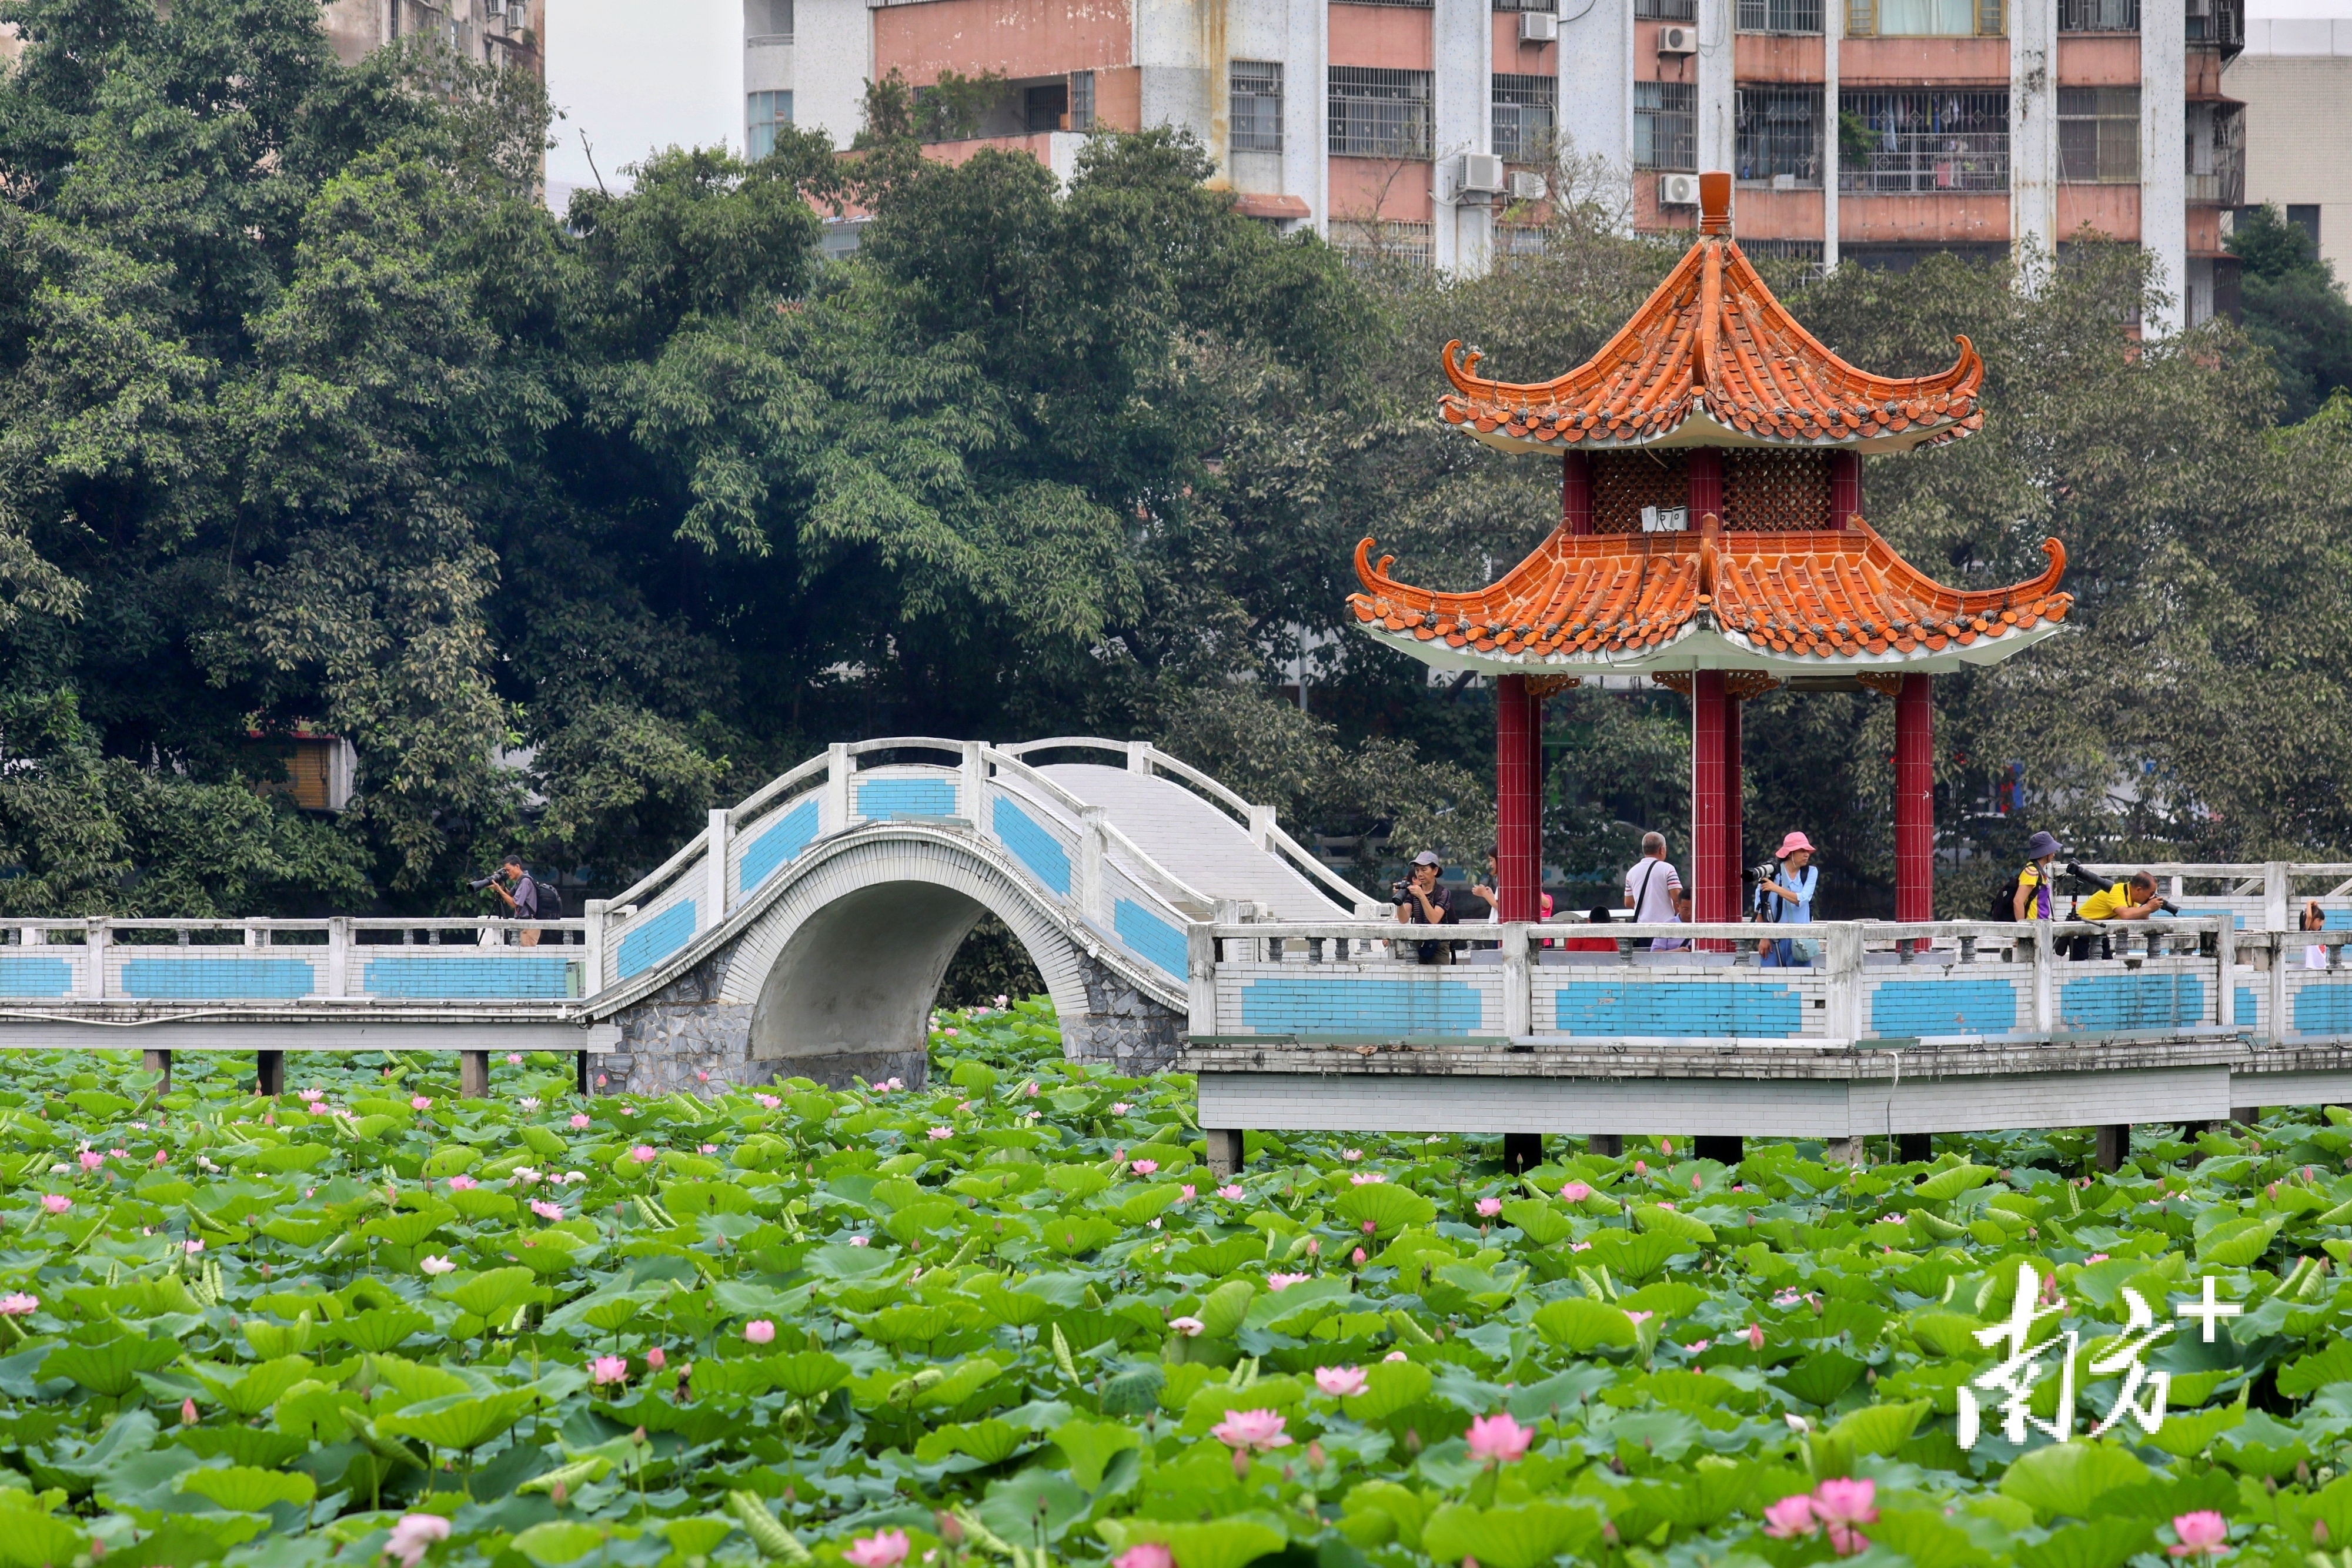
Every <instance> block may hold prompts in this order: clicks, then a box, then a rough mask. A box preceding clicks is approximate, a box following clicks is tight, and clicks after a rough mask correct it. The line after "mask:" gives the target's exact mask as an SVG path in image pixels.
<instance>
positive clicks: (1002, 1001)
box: [996, 997, 1011, 1008]
mask: <svg viewBox="0 0 2352 1568" xmlns="http://www.w3.org/2000/svg"><path fill="white" fill-rule="evenodd" d="M1010 1001H1011V998H1006V997H999V998H996V1005H997V1006H998V1007H1000V1008H1001V1007H1005V1006H1008V1005H1009V1004H1010Z"/></svg>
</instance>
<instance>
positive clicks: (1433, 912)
mask: <svg viewBox="0 0 2352 1568" xmlns="http://www.w3.org/2000/svg"><path fill="white" fill-rule="evenodd" d="M1444 869H1445V862H1444V861H1442V860H1440V859H1438V858H1437V855H1436V853H1435V852H1433V851H1431V850H1423V851H1422V852H1421V853H1419V854H1417V855H1415V856H1413V857H1412V871H1410V872H1409V873H1406V875H1405V879H1404V880H1403V881H1402V882H1396V883H1390V884H1389V898H1390V902H1391V903H1393V904H1395V905H1396V917H1397V924H1398V925H1461V924H1462V915H1461V912H1460V911H1459V910H1457V909H1455V908H1454V890H1453V889H1452V888H1450V887H1447V886H1446V885H1445V884H1444V883H1441V882H1440V881H1438V880H1437V878H1438V873H1441V872H1443V871H1444ZM1413 946H1415V947H1417V948H1418V949H1419V952H1420V959H1419V961H1420V962H1422V963H1423V964H1451V963H1452V962H1454V946H1455V945H1454V943H1451V942H1418V943H1415V944H1413Z"/></svg>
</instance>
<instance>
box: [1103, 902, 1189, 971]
mask: <svg viewBox="0 0 2352 1568" xmlns="http://www.w3.org/2000/svg"><path fill="white" fill-rule="evenodd" d="M1110 925H1111V929H1112V930H1114V931H1116V932H1118V939H1119V940H1120V941H1122V942H1124V943H1126V944H1127V950H1128V951H1129V952H1130V953H1133V954H1135V955H1136V956H1138V957H1140V958H1148V959H1150V961H1151V962H1153V963H1155V964H1157V965H1159V966H1160V967H1161V968H1163V969H1165V970H1167V971H1168V972H1169V973H1170V974H1171V975H1173V976H1175V977H1177V978H1178V979H1180V980H1181V979H1182V978H1183V977H1184V934H1183V933H1182V932H1181V931H1179V930H1177V929H1176V927H1174V926H1173V925H1169V924H1168V922H1166V921H1165V920H1162V919H1160V917H1159V916H1158V915H1154V914H1152V913H1151V912H1150V910H1148V909H1146V908H1144V907H1143V905H1141V904H1138V903H1136V902H1135V901H1134V900H1133V899H1131V898H1122V899H1120V900H1119V901H1118V904H1114V905H1113V906H1112V908H1111V920H1110Z"/></svg>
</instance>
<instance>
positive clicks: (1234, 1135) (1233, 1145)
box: [1207, 1127, 1248, 1176]
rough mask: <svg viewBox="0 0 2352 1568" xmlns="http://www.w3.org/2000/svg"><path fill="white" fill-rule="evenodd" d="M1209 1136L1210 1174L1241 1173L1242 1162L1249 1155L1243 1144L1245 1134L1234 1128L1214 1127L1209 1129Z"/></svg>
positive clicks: (1228, 1174) (1233, 1174) (1236, 1174)
mask: <svg viewBox="0 0 2352 1568" xmlns="http://www.w3.org/2000/svg"><path fill="white" fill-rule="evenodd" d="M1207 1137H1208V1140H1209V1174H1210V1175H1211V1176H1239V1175H1241V1174H1242V1163H1243V1161H1244V1160H1245V1159H1246V1158H1247V1157H1248V1151H1247V1150H1246V1149H1245V1148H1244V1146H1243V1139H1244V1134H1242V1133H1241V1132H1240V1131H1239V1130H1237V1129H1234V1128H1222V1127H1212V1128H1209V1129H1208V1130H1207Z"/></svg>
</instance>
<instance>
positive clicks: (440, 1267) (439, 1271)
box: [416, 1258, 457, 1278]
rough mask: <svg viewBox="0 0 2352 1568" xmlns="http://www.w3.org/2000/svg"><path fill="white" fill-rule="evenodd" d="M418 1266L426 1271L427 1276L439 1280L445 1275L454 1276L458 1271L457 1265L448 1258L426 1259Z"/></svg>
mask: <svg viewBox="0 0 2352 1568" xmlns="http://www.w3.org/2000/svg"><path fill="white" fill-rule="evenodd" d="M416 1266H417V1267H418V1268H419V1269H422V1270H425V1272H426V1273H427V1274H431V1275H433V1276H435V1277H436V1278H438V1277H439V1276H441V1275H443V1274H454V1273H456V1272H457V1265H456V1264H455V1263H452V1262H451V1261H449V1260H448V1259H446V1258H425V1259H423V1260H420V1261H419V1262H418V1263H417V1265H416Z"/></svg>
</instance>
